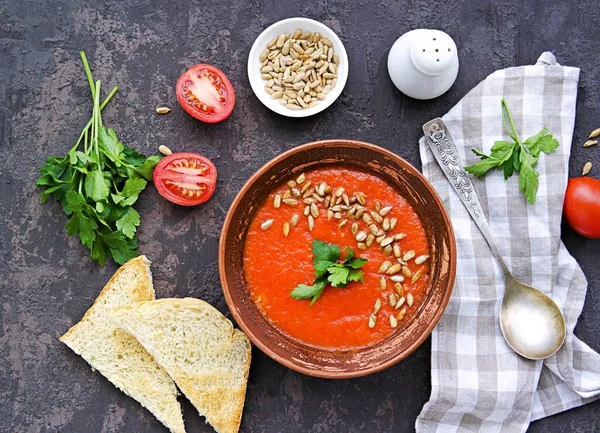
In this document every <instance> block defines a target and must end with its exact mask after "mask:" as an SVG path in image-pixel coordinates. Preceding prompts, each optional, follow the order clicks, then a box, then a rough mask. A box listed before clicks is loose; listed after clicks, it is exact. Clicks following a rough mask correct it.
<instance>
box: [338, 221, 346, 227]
mask: <svg viewBox="0 0 600 433" xmlns="http://www.w3.org/2000/svg"><path fill="white" fill-rule="evenodd" d="M346 224H348V220H341V221H340V223H339V224H338V227H339V228H342V227H344V226H345V225H346Z"/></svg>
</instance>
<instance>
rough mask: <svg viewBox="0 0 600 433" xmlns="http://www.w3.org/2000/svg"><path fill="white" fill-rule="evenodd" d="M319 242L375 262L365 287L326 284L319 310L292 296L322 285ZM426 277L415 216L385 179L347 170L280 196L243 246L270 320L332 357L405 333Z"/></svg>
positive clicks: (290, 187)
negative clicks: (335, 351) (315, 249)
mask: <svg viewBox="0 0 600 433" xmlns="http://www.w3.org/2000/svg"><path fill="white" fill-rule="evenodd" d="M313 215H314V216H313ZM315 216H316V217H315ZM315 239H318V240H321V241H325V242H328V243H331V244H336V245H338V246H339V247H340V248H341V249H342V251H344V248H345V247H352V248H353V249H354V251H355V253H356V256H357V257H361V258H365V259H367V260H368V262H367V263H365V264H364V266H363V267H362V268H361V270H362V271H363V282H350V283H348V285H347V286H346V287H345V288H336V287H332V286H331V285H327V286H326V288H325V290H324V291H323V294H322V295H321V297H320V298H319V299H318V300H317V301H316V302H315V303H313V304H312V305H311V301H310V300H297V299H294V298H292V297H291V296H290V292H291V291H292V290H293V289H294V288H295V287H296V286H298V285H299V284H307V285H311V284H312V283H313V281H314V280H315V274H314V268H313V253H312V244H313V240H315ZM343 258H344V253H342V257H341V259H342V260H343ZM428 272H429V251H428V245H427V239H426V236H425V230H424V229H423V226H422V224H421V221H420V220H419V217H418V216H417V215H416V213H415V211H414V209H413V208H412V207H411V206H410V205H409V204H408V202H407V201H406V200H405V199H404V198H403V197H402V196H401V195H400V194H398V192H397V191H396V190H395V189H394V188H392V186H390V185H389V184H388V183H386V182H385V181H384V180H382V179H381V178H379V177H377V176H374V175H372V174H368V173H365V172H362V171H358V170H354V169H349V168H344V167H330V168H322V169H317V170H314V171H310V172H307V173H304V174H302V175H300V176H299V177H297V178H294V179H290V181H289V182H287V183H284V184H283V185H281V186H280V187H278V188H277V189H275V190H274V191H272V193H271V194H270V195H269V197H268V198H267V199H266V201H265V202H264V203H262V204H261V206H260V208H259V209H258V211H257V213H256V214H255V216H254V219H253V220H252V222H251V224H250V227H249V230H248V234H247V236H246V243H245V247H244V273H245V277H246V284H247V287H248V289H249V291H250V293H251V296H252V298H253V300H254V302H255V303H256V305H257V306H258V308H259V309H260V311H261V312H262V313H263V314H264V316H265V317H266V318H267V319H268V320H269V321H270V322H271V323H272V324H273V325H274V326H276V327H277V328H279V329H280V330H281V331H282V332H284V333H286V334H288V335H289V336H291V337H293V338H296V339H298V340H301V341H303V342H305V343H308V344H311V345H315V346H321V347H328V348H356V347H361V346H366V345H369V344H371V343H373V342H376V341H379V340H381V339H384V338H385V337H386V336H388V335H389V334H391V333H392V332H402V328H403V327H404V325H405V324H406V323H408V322H409V321H410V319H411V318H412V317H413V316H414V315H415V314H416V312H417V310H418V308H419V306H420V305H421V303H422V302H423V299H424V297H425V296H426V291H427V288H428V286H429V275H428ZM390 316H391V317H390Z"/></svg>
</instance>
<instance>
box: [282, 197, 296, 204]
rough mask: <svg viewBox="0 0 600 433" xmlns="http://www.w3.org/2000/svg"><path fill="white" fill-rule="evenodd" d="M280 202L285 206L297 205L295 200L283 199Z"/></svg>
mask: <svg viewBox="0 0 600 433" xmlns="http://www.w3.org/2000/svg"><path fill="white" fill-rule="evenodd" d="M282 201H283V204H287V205H288V206H296V205H297V204H298V200H296V199H295V198H285V199H283V200H282Z"/></svg>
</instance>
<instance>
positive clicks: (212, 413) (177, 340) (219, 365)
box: [113, 298, 251, 433]
mask: <svg viewBox="0 0 600 433" xmlns="http://www.w3.org/2000/svg"><path fill="white" fill-rule="evenodd" d="M113 318H114V320H115V321H116V322H117V323H118V324H119V326H121V327H122V328H123V329H124V330H126V331H127V332H130V333H131V334H132V335H134V336H135V338H137V339H138V341H139V342H140V343H141V344H142V345H143V346H144V347H145V348H146V350H147V351H148V352H150V353H151V354H152V356H153V357H154V359H155V360H156V361H157V362H158V363H159V364H160V365H161V366H162V367H163V368H164V369H165V370H166V371H167V372H168V373H169V374H170V375H171V377H172V378H173V380H174V381H175V383H176V384H177V386H178V387H179V389H180V390H181V391H182V392H183V393H184V394H185V395H186V397H187V398H188V399H189V400H190V401H191V402H192V404H193V405H194V406H195V407H196V409H197V410H198V412H199V413H200V415H202V416H204V417H205V418H206V421H207V422H209V423H210V424H211V425H212V426H213V427H214V429H215V430H216V431H217V432H218V433H236V432H237V431H238V430H239V427H240V422H241V419H242V410H243V408H244V400H245V397H246V385H247V382H248V372H249V370H250V358H251V346H250V341H249V340H248V338H247V337H246V335H245V334H244V333H243V332H242V331H239V330H237V329H235V330H234V329H233V325H232V324H231V322H230V321H229V320H227V318H226V317H225V316H223V315H222V314H221V313H220V312H219V311H218V310H216V309H215V308H214V307H212V306H211V305H210V304H207V303H206V302H204V301H201V300H199V299H192V298H184V299H159V300H157V301H149V302H140V303H138V304H137V305H134V306H127V307H121V308H117V309H115V310H114V312H113Z"/></svg>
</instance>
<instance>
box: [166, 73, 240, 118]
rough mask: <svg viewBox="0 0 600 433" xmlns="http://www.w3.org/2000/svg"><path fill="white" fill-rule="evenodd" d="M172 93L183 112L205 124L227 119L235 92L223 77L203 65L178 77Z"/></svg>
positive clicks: (222, 74)
mask: <svg viewBox="0 0 600 433" xmlns="http://www.w3.org/2000/svg"><path fill="white" fill-rule="evenodd" d="M176 93H177V100H178V101H179V104H180V105H181V106H182V107H183V109H184V110H185V111H187V112H188V113H189V114H191V115H192V116H194V117H195V118H196V119H198V120H201V121H203V122H206V123H217V122H221V121H222V120H225V119H227V118H228V117H229V116H230V115H231V112H232V111H233V106H234V105H235V92H234V91H233V86H232V85H231V82H230V81H229V79H228V78H227V76H226V75H225V74H224V73H223V71H221V70H220V69H218V68H215V67H214V66H211V65H207V64H204V63H200V64H198V65H194V66H192V67H191V68H190V69H188V70H187V71H185V72H184V73H183V75H182V76H181V77H179V80H177V88H176Z"/></svg>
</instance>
